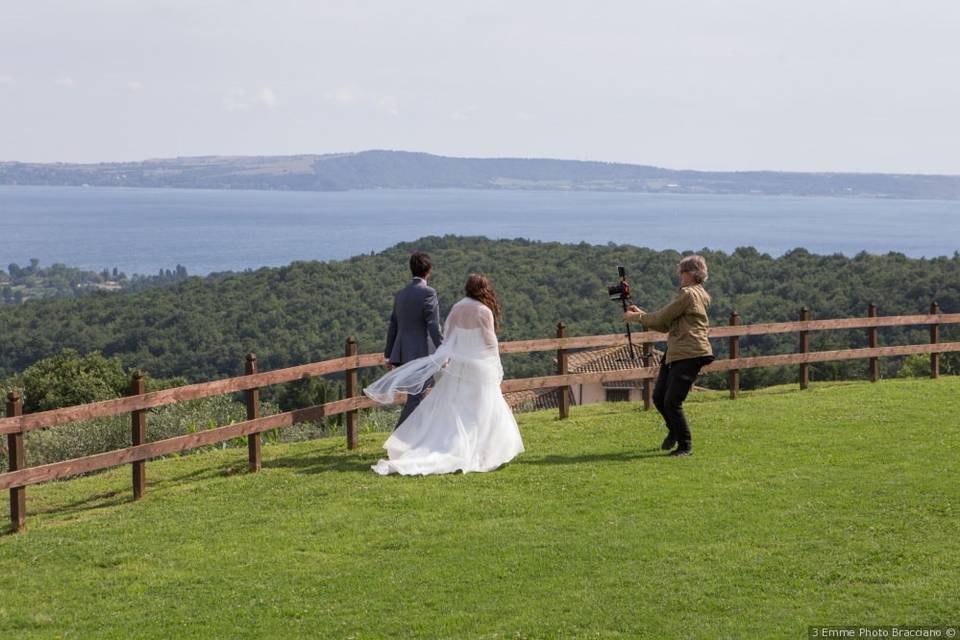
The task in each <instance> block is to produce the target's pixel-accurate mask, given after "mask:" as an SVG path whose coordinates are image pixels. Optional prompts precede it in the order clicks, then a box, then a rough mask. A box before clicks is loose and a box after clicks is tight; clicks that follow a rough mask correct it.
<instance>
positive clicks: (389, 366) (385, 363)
mask: <svg viewBox="0 0 960 640" xmlns="http://www.w3.org/2000/svg"><path fill="white" fill-rule="evenodd" d="M383 366H385V367H386V368H387V371H390V369H393V363H392V362H390V358H384V359H383Z"/></svg>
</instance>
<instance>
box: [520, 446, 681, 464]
mask: <svg viewBox="0 0 960 640" xmlns="http://www.w3.org/2000/svg"><path fill="white" fill-rule="evenodd" d="M668 457H669V456H667V452H665V451H661V450H660V448H659V447H657V448H656V449H644V450H642V451H623V452H620V453H586V454H581V455H575V456H543V457H541V458H532V459H531V458H519V459H518V460H517V461H516V462H515V463H514V464H518V465H526V464H587V463H591V462H633V461H635V460H657V459H661V460H662V459H666V458H668Z"/></svg>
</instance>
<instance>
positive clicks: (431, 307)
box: [423, 289, 443, 347]
mask: <svg viewBox="0 0 960 640" xmlns="http://www.w3.org/2000/svg"><path fill="white" fill-rule="evenodd" d="M423 322H424V323H425V324H426V325H427V335H429V336H430V339H431V340H433V346H435V347H439V346H440V343H442V342H443V331H441V329H440V300H439V298H437V292H436V291H434V290H433V289H431V290H430V293H429V295H428V296H427V298H426V299H425V300H424V301H423Z"/></svg>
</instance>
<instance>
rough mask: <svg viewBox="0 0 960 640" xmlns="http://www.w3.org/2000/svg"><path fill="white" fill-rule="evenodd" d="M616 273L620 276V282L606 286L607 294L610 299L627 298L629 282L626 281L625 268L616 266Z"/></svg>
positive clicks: (628, 296) (628, 295)
mask: <svg viewBox="0 0 960 640" xmlns="http://www.w3.org/2000/svg"><path fill="white" fill-rule="evenodd" d="M617 275H618V276H619V277H620V282H618V283H617V284H615V285H613V286H612V287H607V295H609V296H610V299H611V300H621V301H622V300H629V299H630V283H629V282H627V270H626V269H624V268H623V267H617Z"/></svg>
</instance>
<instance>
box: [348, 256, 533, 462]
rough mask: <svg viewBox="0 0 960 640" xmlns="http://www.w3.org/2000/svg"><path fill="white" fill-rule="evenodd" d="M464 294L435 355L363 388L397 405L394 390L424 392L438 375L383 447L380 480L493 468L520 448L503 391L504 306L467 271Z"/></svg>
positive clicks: (480, 277) (481, 279)
mask: <svg viewBox="0 0 960 640" xmlns="http://www.w3.org/2000/svg"><path fill="white" fill-rule="evenodd" d="M464 289H465V293H466V297H464V298H463V299H461V300H460V301H459V302H457V303H456V304H455V305H453V308H452V309H451V310H450V315H449V316H447V322H446V324H445V325H444V332H443V335H444V339H443V344H442V345H440V347H439V348H438V349H437V351H436V353H434V354H432V355H429V356H426V357H424V358H419V359H417V360H413V361H411V362H408V363H406V364H404V365H402V366H400V367H397V368H396V369H393V370H392V371H390V372H389V373H387V374H386V375H384V376H383V377H382V378H380V379H379V380H377V381H376V382H374V383H373V384H371V385H370V386H369V387H366V388H365V389H364V390H363V392H364V393H365V394H366V395H367V396H369V397H371V398H373V399H374V400H376V401H377V402H379V403H381V404H392V403H393V401H394V395H395V394H396V393H398V392H400V393H419V392H420V391H421V390H423V388H424V387H425V386H426V385H427V383H428V381H429V380H430V379H431V378H432V377H435V378H436V385H435V386H434V387H433V390H432V391H431V392H430V394H429V395H427V397H426V398H424V400H423V402H421V403H420V405H419V406H418V407H417V408H416V409H415V410H414V412H413V413H411V414H410V417H408V418H407V419H406V420H405V421H404V422H403V423H402V424H401V425H400V426H399V427H397V430H396V431H394V432H393V435H391V436H390V437H389V438H388V439H387V441H386V442H385V443H384V445H383V448H384V449H386V450H387V455H388V459H387V460H380V461H379V462H377V464H376V465H374V466H373V467H372V468H373V470H374V471H376V472H377V473H379V474H381V475H387V474H390V473H399V474H401V475H428V474H434V473H453V472H455V471H462V472H464V473H468V472H470V471H491V470H493V469H496V468H497V467H499V466H501V465H503V464H504V463H506V462H509V461H510V460H512V459H513V458H514V457H515V456H516V455H517V454H519V453H521V452H522V451H523V441H522V440H521V438H520V431H519V429H518V428H517V422H516V420H515V419H514V417H513V413H512V412H511V411H510V407H509V406H507V403H506V401H505V400H504V399H503V394H502V393H501V392H500V382H501V381H502V380H503V367H502V366H501V364H500V351H499V346H498V343H497V334H496V329H497V328H498V326H499V321H500V303H499V302H498V301H497V296H496V293H495V292H494V290H493V287H492V286H491V285H490V281H489V280H488V279H487V278H486V276H483V275H479V274H470V276H469V277H468V278H467V284H466V286H465V287H464Z"/></svg>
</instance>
